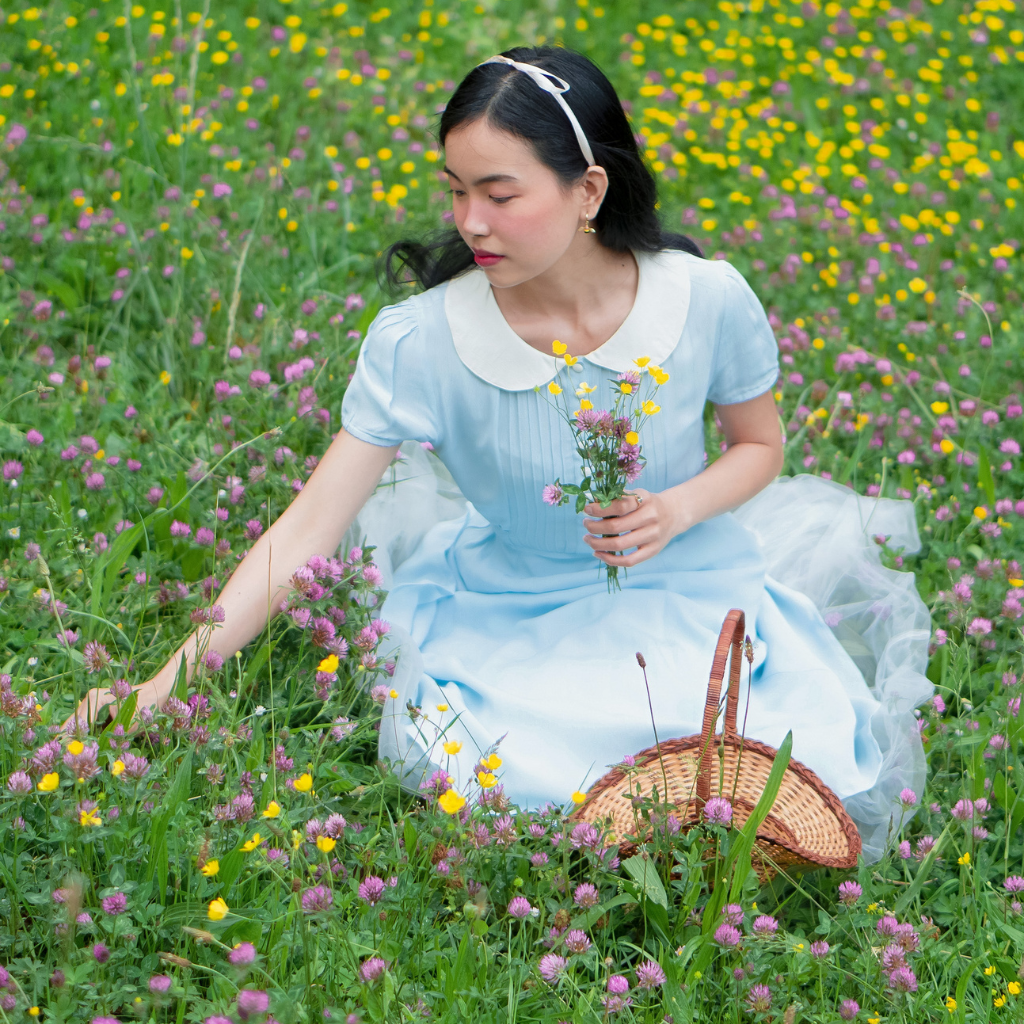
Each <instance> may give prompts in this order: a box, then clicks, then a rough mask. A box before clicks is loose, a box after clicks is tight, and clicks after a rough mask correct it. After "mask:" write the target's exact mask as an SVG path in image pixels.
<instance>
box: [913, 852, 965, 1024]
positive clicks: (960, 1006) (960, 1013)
mask: <svg viewBox="0 0 1024 1024" xmlns="http://www.w3.org/2000/svg"><path fill="white" fill-rule="evenodd" d="M937 845H938V844H936V846H937ZM922 866H923V865H922ZM977 966H978V964H977V961H975V962H974V963H972V964H971V966H970V967H968V968H967V970H966V971H964V973H963V974H961V975H960V980H959V981H958V982H957V983H956V995H955V996H954V997H953V998H954V999H956V1020H957V1024H964V1020H965V1019H966V1015H967V1007H966V1006H965V1005H964V996H965V995H966V994H967V982H968V981H970V980H971V975H972V974H973V973H974V969H975V967H977Z"/></svg>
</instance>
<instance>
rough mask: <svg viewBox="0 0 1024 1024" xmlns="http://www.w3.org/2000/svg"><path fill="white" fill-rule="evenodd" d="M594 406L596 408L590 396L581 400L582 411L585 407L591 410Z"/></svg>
mask: <svg viewBox="0 0 1024 1024" xmlns="http://www.w3.org/2000/svg"><path fill="white" fill-rule="evenodd" d="M593 408H594V403H593V402H592V401H591V400H590V399H589V398H584V399H581V400H580V412H583V410H584V409H586V410H587V411H589V410H591V409H593Z"/></svg>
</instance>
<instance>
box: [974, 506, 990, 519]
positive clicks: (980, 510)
mask: <svg viewBox="0 0 1024 1024" xmlns="http://www.w3.org/2000/svg"><path fill="white" fill-rule="evenodd" d="M974 514H975V515H976V516H977V517H978V518H979V519H985V518H986V517H987V516H988V509H987V508H985V506H984V505H978V507H977V508H975V510H974Z"/></svg>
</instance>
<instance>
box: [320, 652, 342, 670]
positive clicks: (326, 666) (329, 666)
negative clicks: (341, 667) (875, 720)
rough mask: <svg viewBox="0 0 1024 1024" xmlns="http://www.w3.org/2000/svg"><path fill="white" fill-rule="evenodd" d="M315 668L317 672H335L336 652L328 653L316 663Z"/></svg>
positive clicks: (336, 663) (336, 666) (336, 665)
mask: <svg viewBox="0 0 1024 1024" xmlns="http://www.w3.org/2000/svg"><path fill="white" fill-rule="evenodd" d="M316 670H317V672H337V671H338V656H337V655H336V654H328V655H327V657H326V658H324V660H323V661H321V662H320V664H319V665H317V667H316Z"/></svg>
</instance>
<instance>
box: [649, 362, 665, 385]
mask: <svg viewBox="0 0 1024 1024" xmlns="http://www.w3.org/2000/svg"><path fill="white" fill-rule="evenodd" d="M647 372H648V373H649V374H650V375H651V376H652V377H653V378H654V382H655V383H656V384H657V385H658V386H659V387H660V386H661V385H662V384H665V383H667V382H668V378H669V375H668V374H667V373H666V372H665V371H664V370H663V369H662V368H661V367H660V366H648V367H647Z"/></svg>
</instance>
